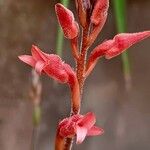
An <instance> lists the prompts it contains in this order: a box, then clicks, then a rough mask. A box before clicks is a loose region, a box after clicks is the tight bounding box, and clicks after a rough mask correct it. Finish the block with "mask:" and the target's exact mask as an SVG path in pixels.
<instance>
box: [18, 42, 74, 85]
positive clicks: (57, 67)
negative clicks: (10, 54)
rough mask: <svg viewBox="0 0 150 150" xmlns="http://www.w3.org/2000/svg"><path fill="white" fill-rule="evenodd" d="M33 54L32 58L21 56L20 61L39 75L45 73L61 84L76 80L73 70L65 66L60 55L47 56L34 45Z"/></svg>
mask: <svg viewBox="0 0 150 150" xmlns="http://www.w3.org/2000/svg"><path fill="white" fill-rule="evenodd" d="M31 53H32V56H30V55H21V56H19V59H20V60H21V61H23V62H25V63H26V64H28V65H30V66H32V67H33V68H35V70H36V71H37V72H38V73H39V74H41V73H45V74H47V75H48V76H50V77H52V78H53V79H55V80H58V81H59V82H61V83H70V82H73V80H74V78H76V77H75V73H74V71H73V70H72V68H71V67H70V66H69V65H68V64H65V63H64V62H63V61H62V60H61V58H60V57H59V56H58V55H55V54H46V53H44V52H42V51H41V50H40V49H39V48H38V47H37V46H34V45H33V46H32V49H31ZM70 84H71V83H70Z"/></svg>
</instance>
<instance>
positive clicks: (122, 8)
mask: <svg viewBox="0 0 150 150" xmlns="http://www.w3.org/2000/svg"><path fill="white" fill-rule="evenodd" d="M113 4H114V11H115V16H116V26H117V30H118V32H119V33H121V32H126V30H127V29H126V26H127V24H126V0H113ZM122 63H123V71H124V77H125V80H126V81H127V82H128V81H129V78H130V73H131V72H130V61H129V55H128V52H127V51H126V52H124V53H123V54H122Z"/></svg>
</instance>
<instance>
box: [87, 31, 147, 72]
mask: <svg viewBox="0 0 150 150" xmlns="http://www.w3.org/2000/svg"><path fill="white" fill-rule="evenodd" d="M148 37H150V31H144V32H138V33H120V34H117V35H116V36H115V37H114V38H113V39H111V40H107V41H104V42H103V43H102V44H100V45H98V46H97V47H96V48H95V49H94V50H93V51H92V52H91V54H90V57H89V60H88V66H87V68H88V69H87V73H86V74H89V72H91V70H92V69H93V68H94V66H95V64H96V62H97V59H98V58H100V57H102V56H105V58H106V59H110V58H113V57H115V56H118V55H119V54H121V53H122V52H124V51H125V50H126V49H128V48H129V47H131V46H132V45H134V44H136V43H138V42H140V41H142V40H144V39H146V38H148Z"/></svg>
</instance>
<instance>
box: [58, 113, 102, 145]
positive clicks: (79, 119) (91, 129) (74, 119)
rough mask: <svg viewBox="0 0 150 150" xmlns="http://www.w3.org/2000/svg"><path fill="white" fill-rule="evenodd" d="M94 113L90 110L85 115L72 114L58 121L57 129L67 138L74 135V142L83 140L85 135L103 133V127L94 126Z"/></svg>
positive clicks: (78, 142)
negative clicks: (75, 138)
mask: <svg viewBox="0 0 150 150" xmlns="http://www.w3.org/2000/svg"><path fill="white" fill-rule="evenodd" d="M95 122H96V118H95V115H94V114H93V113H92V112H89V113H87V114H86V115H84V116H82V115H73V116H71V117H69V118H66V119H64V120H62V121H61V122H60V123H59V126H58V130H59V134H60V136H62V137H64V138H67V137H73V136H74V135H76V137H77V140H76V143H77V144H80V143H82V142H83V140H84V139H85V137H86V136H96V135H101V134H103V132H104V131H103V129H101V128H99V127H96V126H94V124H95Z"/></svg>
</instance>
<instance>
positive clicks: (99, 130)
mask: <svg viewBox="0 0 150 150" xmlns="http://www.w3.org/2000/svg"><path fill="white" fill-rule="evenodd" d="M103 133H104V130H103V129H102V128H99V127H96V126H93V127H92V128H91V129H89V130H88V133H87V135H88V136H95V135H101V134H103Z"/></svg>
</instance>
